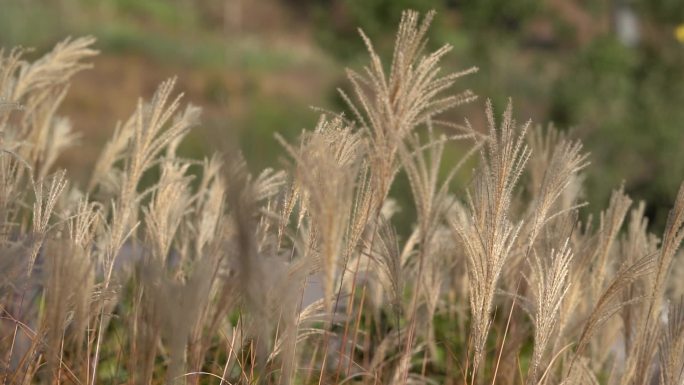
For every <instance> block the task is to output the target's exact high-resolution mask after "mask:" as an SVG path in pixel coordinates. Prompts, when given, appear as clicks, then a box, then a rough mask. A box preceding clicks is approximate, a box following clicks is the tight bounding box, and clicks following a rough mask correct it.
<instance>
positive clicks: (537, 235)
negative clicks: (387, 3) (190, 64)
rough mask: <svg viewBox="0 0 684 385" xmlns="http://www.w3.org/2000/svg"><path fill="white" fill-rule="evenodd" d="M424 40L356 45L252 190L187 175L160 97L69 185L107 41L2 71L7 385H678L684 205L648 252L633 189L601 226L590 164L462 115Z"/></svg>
mask: <svg viewBox="0 0 684 385" xmlns="http://www.w3.org/2000/svg"><path fill="white" fill-rule="evenodd" d="M151 4H156V3H154V2H153V3H151ZM434 16H435V15H434V13H432V12H430V13H427V14H423V15H422V16H421V15H419V14H418V13H417V12H414V11H406V12H404V13H403V14H402V18H401V22H400V24H399V27H398V31H397V33H396V39H395V42H394V48H393V50H392V51H391V52H390V53H389V54H388V55H380V54H379V53H378V51H379V49H376V48H375V46H374V44H373V41H374V40H373V39H372V36H371V37H369V36H366V35H365V34H364V33H361V41H362V42H363V43H364V44H365V46H366V49H367V59H366V61H365V64H364V65H359V66H356V67H352V68H351V69H349V70H348V71H347V73H346V75H347V76H346V79H347V80H346V82H345V84H344V85H342V86H341V88H340V90H339V95H340V98H341V100H343V101H344V103H345V104H344V106H342V107H341V108H340V109H341V110H344V111H345V113H341V112H335V111H328V110H324V111H322V110H318V111H317V113H320V117H319V119H318V123H316V124H315V125H314V126H313V127H311V128H310V129H309V130H305V131H303V132H302V133H301V135H300V136H299V137H298V138H291V137H289V136H277V142H278V143H279V146H280V147H281V148H282V149H283V151H284V152H285V153H286V154H287V155H288V160H287V161H286V162H284V163H283V166H282V167H281V168H279V169H272V168H266V169H263V170H261V171H258V172H253V170H254V169H255V166H254V165H251V166H250V165H249V164H248V163H247V161H245V157H244V156H243V154H242V151H241V150H240V148H239V146H235V145H234V143H231V144H230V145H226V146H225V147H226V150H225V152H224V153H216V154H200V155H199V156H197V157H190V156H188V155H184V154H181V152H180V150H179V149H180V148H181V147H182V146H184V145H185V144H184V143H185V141H186V140H187V138H188V137H189V135H190V133H191V132H192V130H196V129H198V127H200V126H201V122H202V111H201V108H200V107H198V106H195V105H194V104H192V102H193V101H192V100H187V99H188V98H187V97H185V96H183V94H182V92H183V91H184V90H183V87H182V86H183V84H184V83H183V80H182V79H181V78H178V79H177V78H171V79H169V80H166V81H163V82H162V83H161V84H159V85H158V87H157V88H156V91H155V92H153V93H151V95H143V98H142V99H139V100H137V101H136V102H135V103H132V102H131V106H132V107H131V108H132V110H131V111H130V114H129V115H128V117H126V116H122V117H121V118H122V120H121V121H120V122H119V123H117V124H116V126H115V129H114V133H113V135H112V137H111V138H110V139H109V140H108V141H107V142H106V144H105V145H104V147H103V148H101V150H100V151H99V152H98V154H97V158H96V160H95V161H93V162H91V163H92V164H91V167H90V170H89V173H88V175H87V176H85V177H83V178H79V180H76V181H70V173H69V170H66V169H63V168H61V167H59V166H58V159H60V156H61V155H62V154H71V157H76V158H78V156H79V148H78V147H76V146H75V145H74V144H75V139H76V138H77V132H76V131H75V130H74V129H73V127H72V126H71V123H70V121H69V120H68V119H67V118H65V117H63V116H61V115H60V114H58V113H57V111H59V106H60V104H61V103H62V101H63V100H64V99H65V97H66V95H67V93H68V92H69V85H70V83H71V82H72V80H73V78H74V77H75V76H77V74H78V73H80V72H81V71H83V70H85V69H88V68H89V67H90V66H91V63H92V62H93V61H94V60H97V59H96V55H97V54H98V52H96V50H95V49H94V48H93V47H94V43H95V41H94V39H93V38H90V37H81V38H70V39H66V40H63V41H62V42H60V43H58V44H57V45H56V46H55V47H54V48H52V49H51V50H50V51H48V52H47V53H46V54H44V55H43V56H40V57H37V58H35V60H33V59H32V60H29V59H27V56H26V55H27V54H28V53H27V52H25V50H24V49H22V48H16V49H7V50H5V51H3V52H2V54H1V57H0V95H2V102H1V103H2V104H0V368H1V370H0V378H2V383H3V384H29V383H50V384H62V383H64V384H66V383H74V384H109V383H112V384H114V383H116V384H119V383H125V384H150V383H153V384H157V383H170V384H179V383H193V384H200V383H202V384H205V383H206V384H210V383H211V384H253V383H259V384H343V383H355V384H408V383H411V384H414V383H420V384H473V385H474V384H640V385H645V384H655V383H657V384H664V385H681V384H682V383H683V382H684V302H682V296H683V295H684V284H683V282H684V261H682V252H681V251H680V245H681V242H682V240H683V239H684V184H681V185H680V188H679V190H678V192H677V191H673V192H672V194H673V195H675V197H676V198H675V200H674V201H673V202H672V205H671V209H670V211H669V215H668V217H667V220H666V222H665V224H664V226H663V227H664V231H663V232H662V233H659V234H657V235H656V234H653V233H651V226H649V223H648V220H647V219H646V216H645V207H646V205H645V203H643V202H634V201H633V199H631V198H630V197H629V196H628V195H627V194H626V193H625V189H624V186H621V185H616V186H614V190H613V193H612V195H611V198H610V201H609V202H608V205H607V207H606V208H605V209H603V210H602V211H600V215H599V216H598V218H596V219H592V218H587V216H586V215H585V214H586V213H585V212H584V211H583V210H585V206H586V205H587V203H588V202H587V197H588V196H590V194H588V193H587V191H586V189H585V185H584V180H585V177H586V173H587V172H588V170H589V168H590V167H593V165H590V160H592V159H593V158H591V157H590V156H589V155H588V153H587V152H586V151H585V150H584V147H583V145H582V143H581V141H579V140H576V139H573V138H571V137H569V136H568V135H567V134H566V133H565V132H562V131H559V130H557V129H555V128H554V127H553V126H548V125H546V124H545V123H544V122H540V123H537V122H531V121H528V120H527V117H524V116H522V117H520V119H518V118H517V116H519V114H518V113H517V112H516V110H515V109H514V104H513V102H512V101H511V100H508V101H507V102H506V101H505V98H503V100H504V103H502V104H501V105H499V103H498V102H496V103H494V102H491V101H489V100H487V101H485V102H484V103H483V104H484V108H482V109H481V111H480V110H478V111H476V112H474V113H473V112H472V110H474V109H475V108H474V107H473V106H477V105H478V104H476V100H477V99H478V96H477V95H476V93H475V92H473V91H471V90H469V89H468V88H466V87H464V86H463V84H466V80H467V79H468V78H469V77H471V76H473V74H474V73H475V72H477V71H478V69H477V68H476V67H465V68H451V67H450V66H447V65H446V63H447V62H445V61H444V59H445V58H448V57H449V55H450V54H451V53H452V52H451V50H452V47H451V46H450V45H444V46H441V47H439V46H438V47H436V48H433V47H432V45H430V44H428V42H427V36H428V34H429V31H430V27H431V22H432V21H433V18H434ZM169 17H172V16H169ZM466 106H467V108H468V109H467V110H465V108H466ZM84 108H86V107H84ZM279 108H283V107H282V106H279ZM301 108H302V110H304V109H306V106H301ZM459 110H462V111H468V113H469V114H470V113H473V114H475V116H472V117H469V118H468V119H459V120H455V119H452V117H453V116H458V115H454V113H453V111H459ZM259 112H260V111H259V110H257V113H259ZM461 114H463V112H461ZM521 120H522V121H524V122H525V123H520V121H521ZM255 145H260V144H259V143H256V144H255ZM265 148H266V149H269V148H271V147H265ZM262 150H263V149H262ZM671 177H672V178H676V177H677V175H674V174H673V175H671ZM679 177H680V179H681V176H679ZM81 179H82V180H81ZM399 183H404V184H406V185H407V186H408V190H409V191H410V195H411V199H410V200H409V201H408V202H407V201H406V199H401V197H400V195H401V194H400V193H399V194H398V192H397V190H398V188H397V184H399ZM680 183H681V181H680V180H677V181H676V184H680ZM594 203H595V204H596V203H597V202H594ZM407 212H408V213H411V215H410V216H408V220H409V222H410V224H408V225H407V224H405V223H404V222H406V221H407V219H406V218H407V215H406V213H407Z"/></svg>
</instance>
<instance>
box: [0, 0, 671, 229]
mask: <svg viewBox="0 0 684 385" xmlns="http://www.w3.org/2000/svg"><path fill="white" fill-rule="evenodd" d="M406 8H413V9H417V10H420V11H427V10H429V9H435V10H437V12H438V15H437V18H436V21H435V24H434V26H433V28H432V30H431V44H432V45H433V46H434V47H437V46H440V45H442V44H444V43H448V44H451V45H452V46H453V47H454V49H453V51H452V53H451V54H450V55H449V56H448V59H447V63H445V67H446V66H448V67H449V68H450V69H453V70H458V69H464V68H467V67H470V66H473V65H475V66H478V67H479V68H480V71H479V73H477V74H475V75H471V76H469V77H468V78H467V79H464V80H463V81H461V83H459V85H460V86H461V87H463V88H470V89H472V90H473V91H474V92H475V93H476V94H478V95H479V96H480V99H478V101H477V102H475V103H472V104H470V105H468V106H466V107H463V108H460V109H459V110H457V111H455V112H452V113H451V116H450V118H453V119H457V120H462V119H463V118H464V117H468V119H469V120H470V121H471V122H472V123H473V124H474V125H475V126H476V127H481V128H483V127H482V126H483V123H484V122H483V117H484V113H483V111H484V101H485V100H486V99H487V98H491V99H492V100H493V102H494V104H495V106H496V107H497V108H498V109H499V110H502V109H503V108H504V107H505V104H506V102H507V99H508V98H509V97H511V98H512V99H513V102H514V108H515V116H516V117H517V119H518V120H519V121H525V120H527V119H531V120H532V121H533V122H534V124H542V125H547V124H549V123H550V122H553V124H554V125H555V126H557V127H559V128H560V129H562V130H569V131H570V132H571V134H572V135H573V136H575V137H577V138H580V139H582V140H583V141H584V143H585V146H586V148H587V150H589V151H590V152H591V153H592V157H591V160H592V166H591V167H590V168H589V171H588V175H587V199H588V200H589V201H590V202H592V206H590V207H588V208H587V209H586V212H587V213H591V212H596V211H597V210H599V209H600V208H601V207H603V206H605V204H606V202H607V200H608V197H609V194H610V191H611V189H613V188H616V187H618V186H619V185H620V183H621V182H622V181H623V180H624V181H625V189H626V191H627V192H628V193H629V194H630V195H631V196H632V197H633V198H635V199H637V200H640V199H644V200H646V201H647V202H649V205H648V206H647V213H648V215H649V217H650V218H651V219H652V222H653V223H654V226H655V227H656V228H659V227H662V225H663V223H664V221H665V217H666V213H667V210H668V208H669V206H670V204H671V202H672V200H673V198H674V194H675V192H676V189H677V186H678V185H679V183H680V182H681V180H682V179H683V178H684V25H683V24H682V23H684V1H682V0H633V1H628V0H515V1H511V0H0V45H2V46H3V47H6V48H9V47H12V46H15V45H22V46H25V47H34V48H35V50H34V51H33V52H31V53H30V54H29V57H37V56H38V55H40V54H42V53H44V52H46V51H47V50H49V49H50V48H51V47H52V46H53V45H54V44H55V43H56V42H57V41H59V40H62V39H63V38H65V37H67V36H80V35H94V36H96V37H97V39H98V43H97V49H99V50H100V51H101V54H100V55H99V57H98V58H97V59H95V60H94V68H93V69H91V70H88V71H85V72H83V73H82V74H79V75H78V76H77V77H76V79H75V81H74V83H73V85H72V88H71V90H70V93H69V95H68V96H67V98H66V100H65V101H64V104H63V106H62V109H61V111H60V113H61V114H62V115H66V116H68V117H70V118H71V120H72V122H73V125H74V127H75V130H76V131H78V132H80V133H81V139H80V143H79V145H78V147H77V148H74V149H72V150H70V151H67V155H66V156H65V157H63V159H61V160H60V162H61V165H62V166H64V167H67V168H68V169H69V173H70V175H71V177H72V178H73V179H75V180H77V181H79V180H81V181H82V180H84V179H85V178H86V176H87V175H88V174H87V172H88V171H89V167H90V165H91V164H92V163H93V161H94V159H95V158H96V156H97V154H98V151H99V150H100V148H101V147H102V145H103V143H104V142H105V141H106V140H107V138H108V137H109V136H110V135H111V133H112V132H113V129H114V126H115V124H116V122H117V120H123V119H125V118H126V117H127V116H128V115H129V114H130V113H131V112H132V111H133V109H134V107H135V104H136V103H137V100H138V97H139V96H143V97H149V96H150V95H151V94H152V92H153V91H154V89H155V88H156V86H157V85H158V83H159V82H160V81H162V80H164V79H166V78H168V77H170V76H173V75H177V76H178V81H179V85H178V87H177V89H178V90H181V91H183V92H185V93H186V99H185V100H186V101H188V102H191V103H193V104H196V105H200V106H202V107H203V108H204V118H203V124H202V126H201V127H199V128H198V129H196V130H195V131H194V132H193V133H192V134H191V135H190V137H189V138H188V140H187V141H186V142H185V143H184V144H183V146H182V147H181V153H182V154H183V155H186V156H190V157H202V156H204V155H205V154H208V153H211V152H213V151H221V150H226V149H228V148H232V147H233V146H235V145H239V146H241V148H242V149H243V152H244V154H245V156H246V158H247V159H248V162H249V165H250V167H251V168H252V169H253V170H259V169H262V168H264V167H269V166H271V167H278V166H280V163H279V162H280V159H281V158H282V157H283V151H282V149H281V146H280V145H279V144H278V142H277V141H276V140H275V139H274V133H275V132H279V133H280V134H281V135H283V136H284V137H285V138H287V139H294V138H296V137H297V135H298V133H299V132H301V130H302V129H305V128H309V129H310V128H312V127H313V126H314V125H315V123H316V120H317V117H318V114H319V112H316V111H315V110H313V109H311V108H309V106H316V107H321V108H325V109H331V110H336V111H339V110H343V109H344V106H343V104H342V103H341V100H340V98H339V97H338V96H337V93H336V91H335V89H336V88H337V87H343V88H344V87H346V82H345V77H344V68H345V67H352V68H359V67H360V66H361V65H363V64H364V62H365V59H366V56H365V51H364V46H363V44H362V42H361V40H360V39H359V37H358V32H357V27H359V26H361V27H363V29H364V30H365V32H366V33H367V34H368V35H369V36H370V37H371V38H372V39H373V41H374V42H375V44H376V45H377V47H378V50H379V51H380V52H382V53H389V52H391V46H392V42H393V38H394V30H395V27H396V25H397V23H398V21H399V17H400V13H401V10H402V9H406ZM457 150H458V149H454V151H457ZM454 157H456V155H454ZM397 189H398V191H397V195H398V196H399V200H400V201H401V200H402V198H401V197H402V196H408V194H409V193H408V191H402V182H401V181H400V182H399V185H398V187H397ZM406 199H410V196H408V197H407V198H406Z"/></svg>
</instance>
